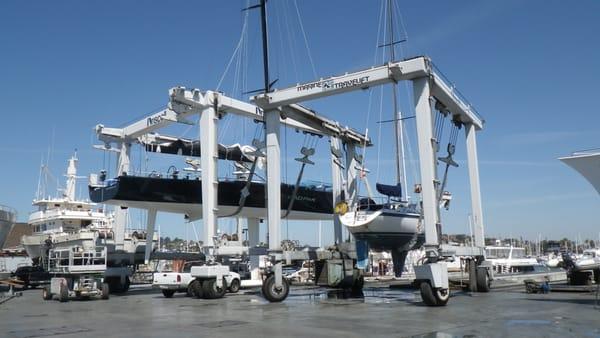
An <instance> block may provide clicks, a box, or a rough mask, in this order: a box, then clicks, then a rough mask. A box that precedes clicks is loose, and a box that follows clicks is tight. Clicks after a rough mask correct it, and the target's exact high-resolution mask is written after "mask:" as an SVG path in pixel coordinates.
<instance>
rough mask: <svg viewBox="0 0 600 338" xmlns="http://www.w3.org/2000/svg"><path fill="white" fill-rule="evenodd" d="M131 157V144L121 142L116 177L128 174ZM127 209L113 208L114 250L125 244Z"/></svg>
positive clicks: (121, 247)
mask: <svg viewBox="0 0 600 338" xmlns="http://www.w3.org/2000/svg"><path fill="white" fill-rule="evenodd" d="M130 157H131V143H129V142H121V151H120V152H119V163H118V165H117V175H116V176H120V175H127V174H129V168H130ZM127 213H128V210H127V209H122V208H121V207H119V206H116V207H115V223H114V225H113V231H114V233H115V249H116V250H123V246H124V242H125V223H127Z"/></svg>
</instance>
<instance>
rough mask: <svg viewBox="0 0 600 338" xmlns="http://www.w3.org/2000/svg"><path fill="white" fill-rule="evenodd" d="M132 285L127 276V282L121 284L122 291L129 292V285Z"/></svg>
mask: <svg viewBox="0 0 600 338" xmlns="http://www.w3.org/2000/svg"><path fill="white" fill-rule="evenodd" d="M130 285H131V281H130V280H129V277H125V284H123V285H121V288H122V290H123V291H122V292H127V291H129V286H130Z"/></svg>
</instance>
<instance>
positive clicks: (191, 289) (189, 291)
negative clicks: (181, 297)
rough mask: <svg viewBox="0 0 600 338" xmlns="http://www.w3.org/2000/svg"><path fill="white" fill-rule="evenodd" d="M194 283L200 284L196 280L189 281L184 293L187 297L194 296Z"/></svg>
mask: <svg viewBox="0 0 600 338" xmlns="http://www.w3.org/2000/svg"><path fill="white" fill-rule="evenodd" d="M196 284H200V282H198V281H197V280H195V279H194V280H193V281H191V282H190V284H188V287H187V290H186V292H185V294H186V295H187V296H188V297H194V296H195V291H194V290H195V288H196Z"/></svg>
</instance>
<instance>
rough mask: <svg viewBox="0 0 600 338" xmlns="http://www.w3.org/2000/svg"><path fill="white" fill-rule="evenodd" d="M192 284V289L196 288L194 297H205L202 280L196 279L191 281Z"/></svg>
mask: <svg viewBox="0 0 600 338" xmlns="http://www.w3.org/2000/svg"><path fill="white" fill-rule="evenodd" d="M190 285H192V289H193V290H194V291H193V292H194V297H196V298H198V299H200V298H204V288H203V287H202V282H201V281H199V280H197V279H196V280H194V281H192V282H191V283H190Z"/></svg>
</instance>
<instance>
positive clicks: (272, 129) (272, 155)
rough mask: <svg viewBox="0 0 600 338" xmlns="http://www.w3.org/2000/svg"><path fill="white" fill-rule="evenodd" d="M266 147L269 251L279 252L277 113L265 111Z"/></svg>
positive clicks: (278, 128) (279, 181)
mask: <svg viewBox="0 0 600 338" xmlns="http://www.w3.org/2000/svg"><path fill="white" fill-rule="evenodd" d="M264 115H265V128H266V139H267V140H266V147H267V221H268V225H269V235H268V237H269V249H270V250H279V249H280V248H279V246H280V245H281V227H280V223H281V168H280V165H281V154H280V147H279V133H280V125H279V124H280V116H279V111H277V110H270V111H265V113H264Z"/></svg>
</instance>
